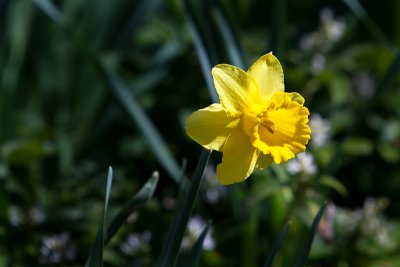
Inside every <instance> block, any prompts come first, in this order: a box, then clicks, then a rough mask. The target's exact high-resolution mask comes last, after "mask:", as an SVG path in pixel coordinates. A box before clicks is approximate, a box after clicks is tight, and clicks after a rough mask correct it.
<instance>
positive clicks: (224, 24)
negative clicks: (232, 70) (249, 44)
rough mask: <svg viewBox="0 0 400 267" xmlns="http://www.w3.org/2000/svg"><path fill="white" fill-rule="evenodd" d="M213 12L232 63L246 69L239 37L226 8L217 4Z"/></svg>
mask: <svg viewBox="0 0 400 267" xmlns="http://www.w3.org/2000/svg"><path fill="white" fill-rule="evenodd" d="M213 14H214V17H215V20H216V22H217V26H218V29H219V31H220V33H221V35H222V38H223V40H224V45H225V49H226V51H227V52H228V56H229V61H230V62H231V64H233V65H235V66H237V67H239V68H241V69H243V70H246V69H247V66H246V65H247V64H246V63H245V61H244V59H243V52H242V50H241V48H240V43H239V40H238V37H237V36H236V35H235V33H234V31H233V28H232V26H231V25H230V24H229V21H228V19H227V17H226V15H225V13H224V10H223V9H222V8H221V5H218V4H217V6H216V9H215V11H214V13H213Z"/></svg>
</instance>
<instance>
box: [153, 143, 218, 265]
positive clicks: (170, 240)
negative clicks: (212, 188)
mask: <svg viewBox="0 0 400 267" xmlns="http://www.w3.org/2000/svg"><path fill="white" fill-rule="evenodd" d="M210 155H211V151H208V150H203V151H202V153H201V156H200V159H199V161H198V163H197V167H196V170H195V172H194V174H193V178H192V181H191V183H190V186H189V189H188V191H187V193H186V194H184V195H183V197H182V198H180V200H179V203H178V209H177V210H178V213H177V214H176V215H175V217H174V219H173V221H172V223H171V225H170V226H169V229H168V232H167V234H166V238H165V241H164V244H163V248H162V251H161V255H160V258H159V260H158V264H157V265H156V266H158V267H173V266H175V264H176V261H177V257H178V253H179V248H180V245H181V242H182V238H183V234H184V233H185V230H186V225H187V223H188V221H189V217H190V215H191V213H192V210H193V208H194V205H195V203H196V199H197V193H198V192H199V188H200V185H201V182H202V178H203V175H204V171H205V168H206V166H207V163H208V160H209V158H210Z"/></svg>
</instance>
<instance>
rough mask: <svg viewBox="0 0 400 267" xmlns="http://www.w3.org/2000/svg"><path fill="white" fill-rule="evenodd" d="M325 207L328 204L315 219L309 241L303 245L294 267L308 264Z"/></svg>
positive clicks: (323, 206) (309, 233)
mask: <svg viewBox="0 0 400 267" xmlns="http://www.w3.org/2000/svg"><path fill="white" fill-rule="evenodd" d="M325 207H326V203H325V204H323V205H322V206H321V208H320V209H319V211H318V213H317V215H316V216H315V217H314V220H313V223H312V225H311V228H310V231H309V232H308V236H307V239H306V241H305V242H304V244H303V248H302V250H301V251H300V254H299V256H298V257H297V259H296V261H295V264H294V265H293V266H294V267H302V266H304V265H305V264H306V262H307V259H308V255H309V253H310V249H311V245H312V242H313V240H314V236H315V233H316V232H317V228H318V224H319V221H320V220H321V218H322V215H323V214H324V211H325Z"/></svg>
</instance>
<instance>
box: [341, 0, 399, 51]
mask: <svg viewBox="0 0 400 267" xmlns="http://www.w3.org/2000/svg"><path fill="white" fill-rule="evenodd" d="M343 2H344V3H345V4H346V5H347V6H348V7H349V9H350V10H351V11H352V12H353V13H354V14H355V15H356V17H357V18H358V19H359V20H360V21H361V22H362V23H363V24H364V26H365V27H366V28H367V29H368V30H369V32H370V33H371V34H372V35H373V36H374V38H375V39H376V40H377V41H379V42H381V43H382V44H384V45H385V46H387V47H388V48H390V49H391V50H392V51H398V48H396V47H394V46H393V45H392V44H391V43H390V42H389V40H388V39H387V37H386V36H385V34H384V33H383V32H382V31H381V29H379V27H378V26H377V25H376V23H375V22H374V21H373V20H372V19H371V17H370V16H369V15H368V13H367V12H366V11H365V9H364V7H363V6H362V5H361V4H360V2H359V1H358V0H343Z"/></svg>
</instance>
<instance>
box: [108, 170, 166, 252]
mask: <svg viewBox="0 0 400 267" xmlns="http://www.w3.org/2000/svg"><path fill="white" fill-rule="evenodd" d="M158 180H159V173H158V172H153V174H152V176H151V177H150V179H149V180H148V181H147V183H146V184H145V185H144V186H143V187H142V188H141V189H140V191H139V193H137V194H136V195H135V196H134V197H133V198H132V199H131V200H130V201H129V202H128V203H127V204H126V205H125V207H124V208H123V209H122V210H120V211H119V212H118V213H117V215H116V216H115V217H114V218H113V219H112V221H111V223H110V224H109V226H108V227H107V231H106V237H105V239H104V245H107V244H108V242H109V241H110V240H111V238H112V237H113V236H114V235H115V233H116V232H117V231H118V229H119V228H120V227H121V225H122V224H123V223H124V222H125V221H126V219H127V218H128V217H129V215H130V214H131V213H132V212H133V211H135V210H137V209H138V208H139V207H141V206H142V205H143V204H145V203H146V202H147V201H148V200H149V199H151V198H152V197H153V194H154V191H155V189H156V187H157V184H158Z"/></svg>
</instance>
